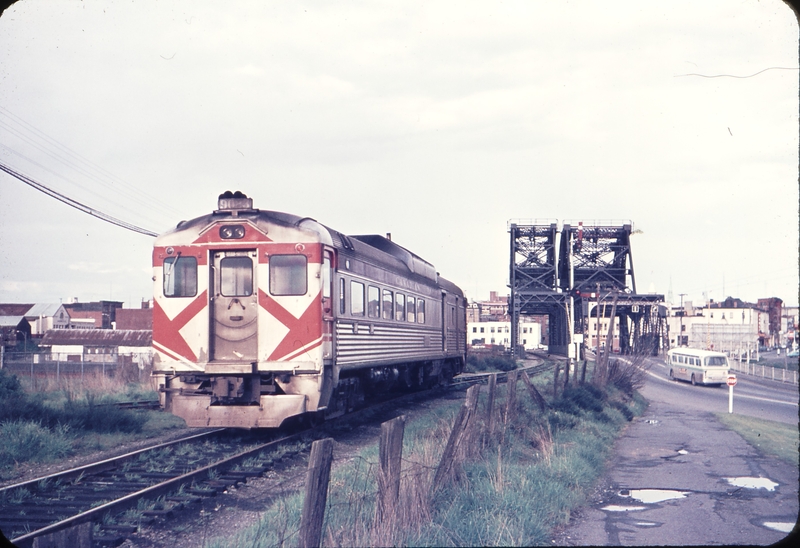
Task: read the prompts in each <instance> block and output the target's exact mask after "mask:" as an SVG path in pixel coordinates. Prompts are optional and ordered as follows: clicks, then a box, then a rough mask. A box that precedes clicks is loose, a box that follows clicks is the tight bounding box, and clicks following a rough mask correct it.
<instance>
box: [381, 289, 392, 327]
mask: <svg viewBox="0 0 800 548" xmlns="http://www.w3.org/2000/svg"><path fill="white" fill-rule="evenodd" d="M392 297H393V295H392V292H391V291H389V290H388V289H384V290H383V319H384V320H391V319H392V318H393V317H394V300H393V299H392Z"/></svg>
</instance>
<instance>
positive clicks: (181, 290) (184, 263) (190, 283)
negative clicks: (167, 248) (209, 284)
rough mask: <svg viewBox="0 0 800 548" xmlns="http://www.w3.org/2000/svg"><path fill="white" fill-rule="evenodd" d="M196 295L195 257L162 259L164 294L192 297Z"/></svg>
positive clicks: (166, 295)
mask: <svg viewBox="0 0 800 548" xmlns="http://www.w3.org/2000/svg"><path fill="white" fill-rule="evenodd" d="M195 295H197V259H196V258H195V257H167V258H166V259H164V296H165V297H194V296H195Z"/></svg>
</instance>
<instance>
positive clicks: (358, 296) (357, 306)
mask: <svg viewBox="0 0 800 548" xmlns="http://www.w3.org/2000/svg"><path fill="white" fill-rule="evenodd" d="M350 314H352V315H353V316H363V315H364V284H362V283H361V282H356V281H355V280H350Z"/></svg>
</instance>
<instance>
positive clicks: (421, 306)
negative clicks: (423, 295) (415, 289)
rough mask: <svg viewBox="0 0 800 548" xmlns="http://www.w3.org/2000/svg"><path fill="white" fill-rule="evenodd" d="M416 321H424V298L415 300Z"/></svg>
mask: <svg viewBox="0 0 800 548" xmlns="http://www.w3.org/2000/svg"><path fill="white" fill-rule="evenodd" d="M417 323H425V299H419V300H417Z"/></svg>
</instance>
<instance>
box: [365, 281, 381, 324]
mask: <svg viewBox="0 0 800 548" xmlns="http://www.w3.org/2000/svg"><path fill="white" fill-rule="evenodd" d="M367 315H368V316H369V317H370V318H380V317H381V290H380V289H378V288H377V287H375V286H374V285H371V286H369V289H367Z"/></svg>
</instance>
